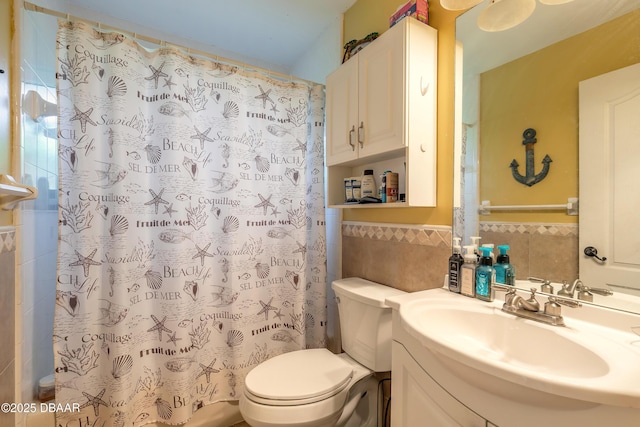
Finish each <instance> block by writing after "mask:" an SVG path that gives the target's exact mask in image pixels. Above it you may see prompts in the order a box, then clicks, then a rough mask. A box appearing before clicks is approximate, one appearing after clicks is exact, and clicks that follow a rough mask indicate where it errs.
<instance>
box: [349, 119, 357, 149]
mask: <svg viewBox="0 0 640 427" xmlns="http://www.w3.org/2000/svg"><path fill="white" fill-rule="evenodd" d="M355 134H356V127H355V125H354V126H351V130H350V131H349V145H350V146H351V151H356V144H354V143H353V136H354V135H355Z"/></svg>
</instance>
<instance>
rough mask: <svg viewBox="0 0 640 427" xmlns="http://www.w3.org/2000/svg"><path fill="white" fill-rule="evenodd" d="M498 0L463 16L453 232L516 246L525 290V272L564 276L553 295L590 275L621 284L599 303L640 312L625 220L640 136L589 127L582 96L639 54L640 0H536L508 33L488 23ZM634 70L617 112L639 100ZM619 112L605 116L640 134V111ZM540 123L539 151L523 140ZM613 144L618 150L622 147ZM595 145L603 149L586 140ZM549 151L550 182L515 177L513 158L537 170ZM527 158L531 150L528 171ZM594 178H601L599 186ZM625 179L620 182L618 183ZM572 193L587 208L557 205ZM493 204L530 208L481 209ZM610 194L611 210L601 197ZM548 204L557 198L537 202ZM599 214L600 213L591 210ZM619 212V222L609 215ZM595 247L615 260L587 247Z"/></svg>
mask: <svg viewBox="0 0 640 427" xmlns="http://www.w3.org/2000/svg"><path fill="white" fill-rule="evenodd" d="M489 3H490V0H484V1H483V2H482V3H480V4H479V5H478V6H476V7H474V8H472V9H470V10H468V11H467V12H465V13H464V14H462V15H460V16H459V17H458V18H457V20H456V38H457V40H458V47H459V50H460V51H459V53H458V55H457V60H459V61H460V63H459V64H457V70H460V71H461V73H460V75H458V76H457V83H456V84H457V88H456V92H457V95H456V96H457V99H458V100H457V101H456V137H455V140H456V147H455V151H454V152H455V153H456V159H455V160H456V164H457V165H458V166H454V170H455V175H456V176H455V178H454V182H455V183H456V184H455V185H459V188H457V189H456V190H455V191H454V221H453V222H454V236H457V237H461V238H462V241H463V244H469V243H470V236H474V235H475V236H478V235H479V236H481V237H482V241H481V243H493V244H495V245H496V246H497V245H500V244H507V245H509V246H510V247H511V250H510V258H511V263H512V264H514V266H515V268H516V276H517V279H518V285H522V286H523V287H525V288H529V287H531V286H532V282H529V281H528V280H527V278H528V277H531V276H534V277H540V278H544V279H547V280H550V281H552V282H555V283H554V286H555V292H557V291H558V290H559V289H560V288H561V287H562V281H567V283H568V284H569V285H571V284H572V283H573V282H574V281H575V280H576V279H577V278H580V279H581V280H582V282H583V283H584V284H585V286H587V287H591V288H602V289H609V290H611V291H613V295H611V296H603V295H596V298H594V301H593V302H594V303H597V304H604V305H607V306H614V307H618V308H620V309H624V310H628V311H634V312H640V303H635V304H634V302H633V301H631V300H633V299H637V300H638V301H640V249H639V248H640V233H639V232H638V228H637V226H635V227H633V226H632V225H631V224H630V222H629V225H627V224H625V223H623V222H621V221H623V220H625V219H624V215H623V214H622V213H623V212H636V213H637V212H638V209H640V199H639V197H640V196H635V195H636V194H638V193H639V192H638V191H637V190H633V188H632V187H630V185H632V183H633V180H631V181H629V180H628V178H626V176H625V173H628V172H627V171H629V170H630V168H634V170H635V169H637V162H638V160H639V159H640V148H638V147H639V146H640V144H637V143H636V144H633V143H630V142H627V143H626V144H625V145H624V150H620V147H621V146H622V145H621V143H620V142H619V141H615V140H613V139H611V138H609V134H605V133H604V131H603V130H602V128H600V130H598V128H595V130H594V129H591V130H585V129H584V124H585V122H587V121H593V120H591V119H586V118H585V117H588V116H586V115H585V114H587V113H586V111H588V109H589V108H590V107H587V106H586V105H584V99H586V97H587V94H585V93H583V92H584V91H585V90H587V88H588V87H589V86H596V87H597V86H600V84H599V83H598V81H597V80H593V79H596V78H598V77H599V76H607V75H609V73H612V72H615V71H616V70H621V69H627V68H628V67H630V66H632V65H633V64H637V63H640V0H610V1H601V0H574V1H572V2H569V3H564V4H559V5H547V4H543V3H542V2H537V3H536V8H535V10H534V11H533V13H532V14H531V16H530V17H529V18H528V19H526V20H525V21H524V22H522V23H521V24H519V25H517V26H516V27H514V28H512V29H509V30H506V31H500V32H486V31H482V30H481V29H480V28H478V16H479V15H480V14H481V13H482V11H483V10H484V9H485V8H486V7H487V5H488V4H489ZM638 69H639V70H640V68H638ZM631 73H632V77H631V80H634V78H635V82H636V83H635V86H633V87H634V88H635V89H631V90H630V92H629V91H627V92H626V94H625V95H624V96H622V97H621V98H620V99H623V102H618V101H615V102H613V103H611V102H609V104H611V105H615V108H613V107H612V108H613V109H612V110H611V112H612V114H613V113H615V112H616V111H617V112H622V113H624V112H625V111H630V112H631V113H630V114H633V111H636V112H637V111H638V109H639V108H640V71H637V72H636V74H633V71H632V72H631ZM615 76H616V75H614V80H616V78H615ZM633 76H635V77H633ZM587 81H590V82H591V83H587ZM594 81H595V83H594ZM581 82H585V83H581ZM460 93H461V96H460ZM605 98H606V97H605ZM596 108H604V107H603V106H600V107H596ZM599 111H603V110H599ZM618 115H619V117H620V118H618V119H615V118H614V119H611V117H614V116H613V115H611V114H609V115H607V117H609V119H607V120H613V121H612V122H611V124H612V125H615V126H618V125H621V126H622V125H623V124H624V125H629V122H631V126H628V127H630V129H625V130H621V131H618V128H617V127H616V128H615V130H616V131H618V133H619V134H622V135H624V132H628V133H627V134H628V135H634V134H635V135H637V134H638V132H640V124H637V122H639V121H638V120H624V119H623V118H622V117H624V114H618ZM600 116H605V115H604V114H600ZM636 116H637V113H636ZM581 117H583V119H582V121H581V120H580V118H581ZM634 126H635V128H634ZM530 128H531V129H535V131H536V136H535V138H536V142H535V144H531V145H530V147H529V148H532V150H531V152H529V151H527V150H526V148H527V147H525V146H524V145H523V133H524V132H525V130H526V129H530ZM605 128H606V127H605ZM586 129H589V128H586ZM607 129H608V128H607ZM584 132H589V134H590V135H591V138H587V137H586V136H585V135H584ZM610 133H611V132H610ZM618 139H620V138H618ZM623 139H624V138H623ZM628 140H629V139H628V138H627V139H626V141H628ZM636 140H637V138H636ZM614 142H615V143H616V147H618V150H617V152H616V154H617V156H618V157H615V156H613V155H612V153H614V152H615V150H613V144H614ZM585 143H588V144H590V145H593V146H594V147H595V148H592V149H587V148H586V147H585V146H584V144H585ZM590 150H593V151H590ZM583 153H594V154H593V155H590V157H591V160H594V159H596V160H598V161H599V162H600V163H593V162H591V163H593V164H590V165H588V166H587V165H586V163H584V162H585V159H584V158H583V156H581V154H583ZM545 156H548V157H549V158H550V159H551V163H550V165H549V170H548V174H547V176H546V177H545V178H544V179H542V180H541V181H539V182H537V183H535V184H534V185H530V186H529V185H526V184H523V183H520V182H518V181H517V180H516V179H514V174H515V172H514V171H513V169H512V168H511V167H510V165H511V164H512V162H514V161H515V162H517V163H518V164H519V169H518V173H519V174H522V175H525V173H526V172H527V169H530V170H529V172H530V173H531V174H539V173H540V172H541V171H542V169H543V168H544V164H543V159H544V158H545ZM528 157H530V158H532V159H533V163H530V165H529V166H531V167H530V168H527V167H526V166H527V158H528ZM614 160H615V161H616V162H617V163H616V162H614ZM612 164H613V165H615V166H613V167H612V166H611V165H612ZM617 171H621V172H620V173H618V172H617ZM595 172H598V173H599V174H596V173H595ZM587 176H589V177H591V178H586V177H587ZM593 176H598V177H601V178H597V179H600V181H596V182H595V183H594V182H593V181H594V179H593ZM624 180H626V182H624ZM598 182H599V183H600V184H598ZM616 182H617V183H618V184H620V183H622V188H621V187H620V185H618V188H617V189H616V188H615V184H616ZM458 183H459V184H458ZM625 186H626V187H625ZM598 188H599V190H602V193H597V192H596V190H597V189H598ZM621 194H624V195H625V196H626V197H620V196H619V195H621ZM632 196H633V197H632ZM572 198H578V199H579V213H580V215H579V216H573V215H568V211H567V209H566V208H564V209H563V208H557V206H563V205H567V203H568V201H569V200H570V199H572ZM483 201H487V202H488V203H490V204H491V206H507V207H511V206H519V207H523V209H521V210H509V209H507V210H504V211H502V210H496V211H489V212H482V214H479V206H480V205H481V203H482V202H483ZM609 201H610V202H612V205H611V206H610V207H609V206H608V205H603V203H605V202H606V203H608V202H609ZM627 201H630V202H631V203H632V205H631V206H628V205H625V204H626V203H627ZM594 204H595V205H603V206H605V208H604V210H603V209H599V211H603V212H604V213H595V211H596V209H592V208H591V207H592V206H593V205H594ZM548 205H552V206H555V207H553V208H542V209H539V207H540V206H548ZM535 207H538V209H536V208H535ZM611 212H614V213H616V212H621V213H620V214H617V215H610V213H611ZM594 213H595V215H600V216H595V218H594V219H591V218H593V217H594ZM602 215H604V216H602ZM635 216H637V215H635ZM635 216H634V217H633V218H635ZM609 218H613V219H615V220H616V222H615V223H614V224H609V223H608V221H609ZM587 223H589V224H591V225H586V224H587ZM593 224H595V225H593ZM621 224H625V225H623V226H621ZM585 227H587V228H585ZM632 227H633V228H632ZM616 239H619V240H618V241H617V243H616ZM588 246H593V247H595V248H597V250H598V253H599V254H602V255H604V256H606V257H607V258H608V259H607V261H605V262H601V261H599V260H597V259H595V258H594V257H589V256H587V255H585V254H584V251H583V248H585V247H588ZM615 266H623V268H622V269H618V270H625V272H626V273H627V276H625V277H624V278H622V276H620V275H619V271H616V270H615V269H614V268H613V267H615ZM587 267H590V268H591V270H595V271H596V274H595V275H593V274H592V273H591V272H590V271H589V270H588V268H587ZM576 295H577V292H576ZM629 301H631V302H629Z"/></svg>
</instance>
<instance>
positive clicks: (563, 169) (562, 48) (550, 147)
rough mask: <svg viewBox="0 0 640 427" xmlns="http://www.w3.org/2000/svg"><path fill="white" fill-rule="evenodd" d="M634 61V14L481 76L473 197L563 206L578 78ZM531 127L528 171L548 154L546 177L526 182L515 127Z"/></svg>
mask: <svg viewBox="0 0 640 427" xmlns="http://www.w3.org/2000/svg"><path fill="white" fill-rule="evenodd" d="M637 62H640V11H635V12H632V13H629V14H627V15H624V16H622V17H620V18H618V19H616V20H614V21H611V22H609V23H607V24H604V25H601V26H600V27H597V28H594V29H592V30H589V31H587V32H585V33H582V34H579V35H577V36H575V37H572V38H570V39H567V40H564V41H562V42H560V43H557V44H555V45H552V46H549V47H547V48H545V49H542V50H540V51H538V52H534V53H532V54H530V55H528V56H525V57H523V58H520V59H518V60H515V61H513V62H510V63H508V64H505V65H503V66H501V67H498V68H496V69H493V70H491V71H488V72H486V73H484V74H483V75H482V76H481V112H480V115H481V122H482V127H481V129H480V164H481V170H480V200H490V201H491V204H493V205H520V204H551V203H553V204H555V203H564V202H566V200H567V198H568V197H577V196H578V195H579V192H578V130H579V128H578V83H579V82H580V81H581V80H585V79H588V78H591V77H594V76H597V75H600V74H603V73H607V72H609V71H613V70H616V69H618V68H622V67H625V66H627V65H631V64H635V63H637ZM526 128H534V129H535V130H536V131H537V140H538V142H537V143H536V144H535V145H534V149H535V172H536V173H539V172H540V170H541V168H542V164H541V161H542V159H543V157H544V156H545V154H548V155H549V156H550V157H551V159H552V160H553V162H552V163H551V168H550V170H549V174H548V175H547V178H546V179H545V180H543V181H542V182H540V183H538V184H535V185H534V186H532V187H527V186H525V185H523V184H520V183H518V182H516V180H515V179H513V177H512V174H511V169H510V168H509V164H510V163H511V161H512V160H513V159H516V160H517V161H518V163H519V164H520V166H519V172H520V174H522V175H524V174H525V150H524V146H523V145H522V132H523V131H524V130H525V129H526ZM483 219H484V220H491V221H515V222H549V223H571V222H577V221H578V217H577V216H567V215H566V214H565V213H545V214H544V215H541V214H540V213H500V212H494V213H492V214H491V216H490V217H481V220H483Z"/></svg>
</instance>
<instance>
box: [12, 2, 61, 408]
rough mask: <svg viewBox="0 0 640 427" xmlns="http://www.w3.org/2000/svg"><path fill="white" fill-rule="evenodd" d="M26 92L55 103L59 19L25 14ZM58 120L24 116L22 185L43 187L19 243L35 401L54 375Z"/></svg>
mask: <svg viewBox="0 0 640 427" xmlns="http://www.w3.org/2000/svg"><path fill="white" fill-rule="evenodd" d="M21 25H22V62H21V69H22V83H21V91H22V93H23V94H25V93H26V92H27V91H29V90H33V91H36V92H38V93H39V94H40V96H41V97H42V98H43V99H45V100H47V101H49V102H53V103H55V102H56V89H55V86H56V85H55V64H56V57H55V48H56V45H55V40H56V31H57V20H56V18H54V17H52V16H49V15H45V14H39V13H33V12H26V11H25V12H24V13H23V14H22V21H21ZM56 120H57V119H56V117H47V118H40V119H39V120H37V121H34V120H33V119H32V118H30V117H29V116H28V115H27V114H22V116H21V124H20V125H21V128H22V129H21V132H22V137H21V141H20V147H19V150H20V153H21V159H22V164H21V166H22V173H21V180H22V182H23V183H25V184H27V185H33V186H35V187H37V188H38V198H37V199H36V200H33V201H27V202H23V203H21V205H20V212H19V215H18V216H17V224H16V225H17V235H18V240H19V242H20V245H19V246H20V248H19V251H18V252H17V254H16V259H17V263H18V269H17V274H16V275H17V277H16V279H17V283H18V286H17V289H18V290H19V292H20V297H19V298H18V301H19V302H18V306H17V308H16V323H17V328H16V329H17V330H18V331H20V333H19V334H18V336H17V339H16V348H17V351H18V352H19V353H20V356H19V360H20V362H19V364H20V365H21V366H20V367H19V369H18V370H19V374H20V378H17V380H18V381H19V384H20V387H21V389H20V391H19V400H18V401H22V402H25V403H26V402H31V401H34V399H35V396H36V385H37V383H38V380H39V379H40V378H42V377H44V376H46V375H49V374H52V373H53V346H52V342H51V337H52V334H53V312H54V307H55V291H56V259H57V245H58V210H57V209H58V146H57V121H56Z"/></svg>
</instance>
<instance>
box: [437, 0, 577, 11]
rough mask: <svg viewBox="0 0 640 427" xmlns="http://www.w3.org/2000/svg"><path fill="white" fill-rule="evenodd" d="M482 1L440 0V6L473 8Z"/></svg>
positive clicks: (448, 8) (459, 8)
mask: <svg viewBox="0 0 640 427" xmlns="http://www.w3.org/2000/svg"><path fill="white" fill-rule="evenodd" d="M551 1H553V0H551ZM556 1H563V0H556ZM564 1H566V0H564ZM569 1H571V0H569ZM480 3H482V0H440V6H442V7H443V8H444V9H447V10H466V9H471V8H472V7H473V6H476V5H478V4H480Z"/></svg>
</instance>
